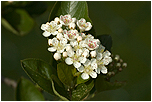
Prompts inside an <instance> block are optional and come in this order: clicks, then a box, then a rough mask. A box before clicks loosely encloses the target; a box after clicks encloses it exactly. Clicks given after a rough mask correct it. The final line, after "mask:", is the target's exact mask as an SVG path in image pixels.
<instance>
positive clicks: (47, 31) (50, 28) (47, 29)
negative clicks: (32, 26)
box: [41, 21, 61, 37]
mask: <svg viewBox="0 0 152 102" xmlns="http://www.w3.org/2000/svg"><path fill="white" fill-rule="evenodd" d="M60 27H61V25H58V24H57V23H56V22H55V21H51V22H50V23H49V22H47V23H46V24H42V26H41V29H42V30H44V33H43V36H44V37H49V36H50V35H51V34H52V35H56V34H57V33H58V31H57V30H58V29H59V28H60Z"/></svg>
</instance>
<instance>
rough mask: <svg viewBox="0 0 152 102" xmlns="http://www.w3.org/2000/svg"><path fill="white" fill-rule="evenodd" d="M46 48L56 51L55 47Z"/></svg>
mask: <svg viewBox="0 0 152 102" xmlns="http://www.w3.org/2000/svg"><path fill="white" fill-rule="evenodd" d="M48 50H49V51H50V52H54V51H56V48H55V47H49V48H48Z"/></svg>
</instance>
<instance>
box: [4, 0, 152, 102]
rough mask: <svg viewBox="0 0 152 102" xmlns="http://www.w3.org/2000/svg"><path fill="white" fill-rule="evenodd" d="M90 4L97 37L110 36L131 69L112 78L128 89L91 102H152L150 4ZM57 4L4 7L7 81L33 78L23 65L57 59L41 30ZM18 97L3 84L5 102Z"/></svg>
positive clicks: (114, 50)
mask: <svg viewBox="0 0 152 102" xmlns="http://www.w3.org/2000/svg"><path fill="white" fill-rule="evenodd" d="M87 3H88V8H89V17H90V18H91V20H92V22H93V24H94V27H95V30H96V34H97V35H103V34H109V35H110V36H111V37H112V40H113V45H112V49H111V52H112V53H113V54H119V55H121V57H122V58H123V60H125V62H127V63H128V67H127V69H125V70H124V71H122V72H121V73H119V74H118V75H117V76H115V77H114V78H113V80H115V79H118V80H120V81H123V80H124V79H125V80H126V81H127V84H126V86H125V87H123V88H121V89H117V90H109V91H104V92H101V93H99V94H98V95H97V96H95V97H94V98H92V99H91V100H105V101H107V100H108V101H111V100H113V101H118V100H121V101H130V100H132V101H147V100H148V101H150V100H151V94H150V93H151V77H150V76H151V66H150V65H151V62H150V61H151V59H150V58H151V57H150V55H151V54H150V52H151V50H150V48H151V43H150V41H151V39H150V38H151V2H150V1H123V2H122V1H119V2H118V1H117V2H115V1H108V2H105V1H100V2H99V1H98V2H87ZM54 4H55V2H50V1H47V2H40V1H39V2H34V1H28V2H27V1H25V2H21V1H15V2H6V1H2V2H1V11H2V12H1V17H2V18H1V21H2V26H1V37H2V39H1V48H2V50H1V66H2V67H1V74H2V76H4V77H8V78H11V79H14V80H19V78H20V77H21V76H24V77H26V78H28V76H27V75H26V74H25V73H24V71H23V70H22V68H21V66H20V60H21V59H25V58H39V59H42V60H44V61H46V62H50V59H51V57H52V55H51V54H50V53H49V52H48V51H47V40H46V39H44V37H43V36H42V31H41V30H40V26H41V24H42V23H45V22H46V21H47V20H48V17H49V14H50V11H51V9H52V7H53V5H54ZM20 20H21V22H20ZM29 22H30V23H29ZM8 26H9V29H8V28H7V27H8ZM24 27H25V28H24ZM26 27H27V28H26ZM12 29H14V30H12ZM14 31H15V32H17V33H15V32H14ZM15 34H17V35H19V36H16V35H15ZM23 35H24V36H23ZM44 96H45V99H49V100H58V98H57V97H53V96H49V95H48V94H47V93H45V92H44ZM8 97H9V98H8ZM14 97H15V92H14V90H13V89H11V88H10V87H8V86H6V85H5V84H4V83H2V86H1V100H2V101H9V100H15V99H14Z"/></svg>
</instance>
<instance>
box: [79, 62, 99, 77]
mask: <svg viewBox="0 0 152 102" xmlns="http://www.w3.org/2000/svg"><path fill="white" fill-rule="evenodd" d="M95 69H97V63H96V60H95V59H91V61H90V60H89V59H87V61H86V62H85V63H84V66H82V65H81V66H80V67H79V68H77V70H78V71H79V72H82V75H81V77H82V78H83V79H88V78H89V75H90V76H91V77H92V78H96V77H97V73H96V72H95V71H94V70H95Z"/></svg>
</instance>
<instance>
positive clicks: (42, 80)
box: [21, 58, 66, 96]
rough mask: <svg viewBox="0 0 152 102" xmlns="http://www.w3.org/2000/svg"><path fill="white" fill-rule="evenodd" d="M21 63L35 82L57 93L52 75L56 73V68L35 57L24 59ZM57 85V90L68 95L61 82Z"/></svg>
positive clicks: (50, 91)
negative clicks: (53, 85) (53, 86)
mask: <svg viewBox="0 0 152 102" xmlns="http://www.w3.org/2000/svg"><path fill="white" fill-rule="evenodd" d="M21 64H22V67H23V69H24V71H25V72H26V73H27V74H28V75H29V77H30V78H31V79H32V80H33V81H34V82H35V83H37V84H38V85H39V86H40V87H41V88H42V89H43V90H45V91H47V92H48V93H50V94H52V95H55V94H54V92H53V89H52V76H53V75H56V69H55V68H53V67H52V66H51V65H49V64H48V63H46V62H44V61H42V60H39V59H33V58H30V59H25V60H22V61H21ZM56 79H57V77H56ZM58 81H59V79H58ZM56 82H57V81H56ZM58 83H59V82H58ZM55 87H57V91H58V92H59V93H60V94H61V95H63V96H64V95H66V91H65V90H64V89H63V87H61V84H60V85H58V84H56V86H55Z"/></svg>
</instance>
